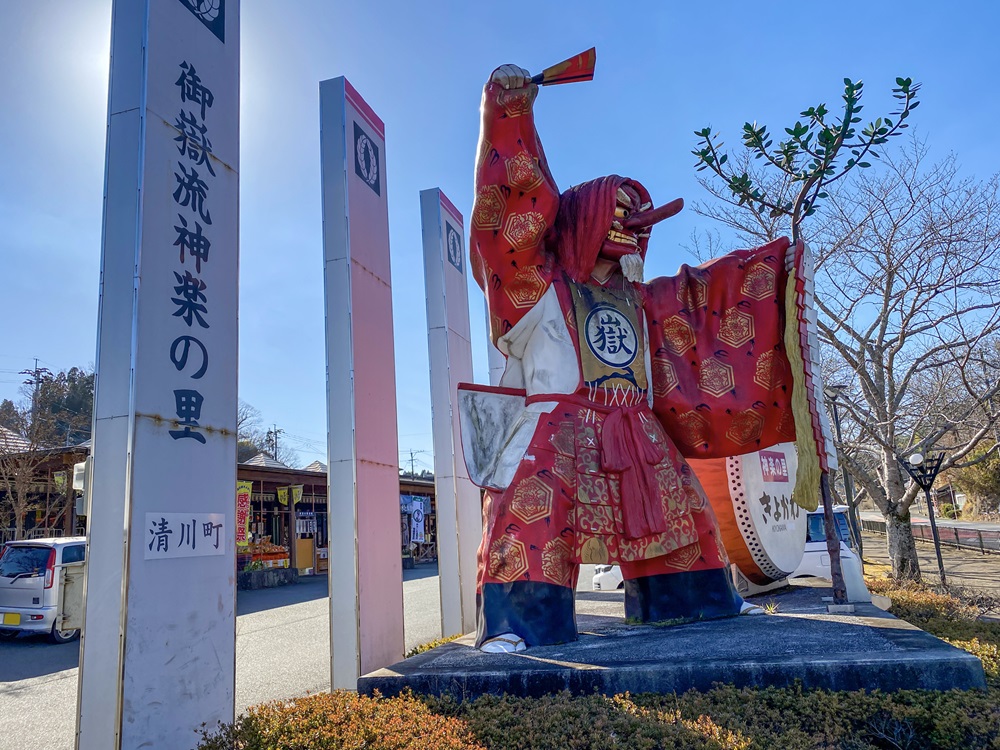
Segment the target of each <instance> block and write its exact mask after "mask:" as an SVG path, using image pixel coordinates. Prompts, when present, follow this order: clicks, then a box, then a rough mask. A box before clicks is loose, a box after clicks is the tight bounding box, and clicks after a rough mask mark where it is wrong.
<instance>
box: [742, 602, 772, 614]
mask: <svg viewBox="0 0 1000 750" xmlns="http://www.w3.org/2000/svg"><path fill="white" fill-rule="evenodd" d="M766 614H767V612H765V611H764V608H763V607H758V606H757V605H756V604H751V603H750V602H743V604H742V605H741V606H740V615H741V616H742V615H766Z"/></svg>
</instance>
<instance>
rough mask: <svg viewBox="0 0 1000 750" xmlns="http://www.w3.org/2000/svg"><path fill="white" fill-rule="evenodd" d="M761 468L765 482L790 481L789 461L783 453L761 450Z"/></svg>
mask: <svg viewBox="0 0 1000 750" xmlns="http://www.w3.org/2000/svg"><path fill="white" fill-rule="evenodd" d="M760 470H761V473H762V474H763V475H764V481H765V482H787V481H788V463H787V462H786V461H785V456H784V454H783V453H777V452H775V451H760Z"/></svg>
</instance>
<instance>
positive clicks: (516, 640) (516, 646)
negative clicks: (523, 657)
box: [479, 633, 527, 654]
mask: <svg viewBox="0 0 1000 750" xmlns="http://www.w3.org/2000/svg"><path fill="white" fill-rule="evenodd" d="M526 648H527V645H526V644H525V643H524V638H522V637H521V636H519V635H515V634H514V633H502V634H501V635H497V636H494V637H492V638H490V639H489V640H488V641H485V642H484V643H483V645H482V646H480V647H479V650H480V651H482V652H483V653H485V654H513V653H515V652H517V651H524V649H526Z"/></svg>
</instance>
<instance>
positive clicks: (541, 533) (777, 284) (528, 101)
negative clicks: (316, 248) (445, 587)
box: [463, 65, 818, 651]
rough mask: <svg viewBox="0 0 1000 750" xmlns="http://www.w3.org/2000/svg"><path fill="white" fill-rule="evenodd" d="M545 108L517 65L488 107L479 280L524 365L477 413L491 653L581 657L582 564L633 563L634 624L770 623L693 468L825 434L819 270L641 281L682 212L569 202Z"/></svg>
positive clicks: (738, 264) (759, 268) (574, 197)
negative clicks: (817, 336)
mask: <svg viewBox="0 0 1000 750" xmlns="http://www.w3.org/2000/svg"><path fill="white" fill-rule="evenodd" d="M537 93H538V87H537V86H536V85H535V84H533V83H531V82H530V79H529V74H528V73H527V71H525V70H523V69H521V68H519V67H517V66H513V65H504V66H502V67H501V68H498V69H497V70H496V71H494V73H493V74H492V76H491V78H490V80H489V82H488V83H487V84H486V87H485V90H484V92H483V102H482V133H481V136H480V142H479V155H478V163H477V167H476V198H475V205H474V208H473V211H472V241H471V243H470V251H471V259H472V266H471V267H472V269H473V273H474V275H475V278H476V280H477V282H478V283H479V285H480V286H481V287H482V288H483V289H484V291H485V292H486V296H487V299H488V303H489V314H490V320H491V328H492V331H491V335H492V339H493V341H494V342H495V344H496V346H497V347H498V348H499V349H500V351H501V352H503V354H504V355H505V356H506V357H507V366H506V370H505V373H504V376H503V379H502V381H501V386H502V388H498V389H489V388H481V387H480V388H473V389H472V393H471V397H472V398H471V400H467V402H466V405H465V406H464V407H463V409H464V411H465V413H464V414H463V425H464V427H463V430H464V433H465V434H463V442H464V443H465V444H466V446H467V447H466V455H467V460H468V462H469V464H470V475H471V476H472V477H473V479H474V481H476V482H477V483H478V484H480V485H481V486H483V487H486V488H487V489H488V490H489V492H488V493H487V495H486V499H485V505H484V508H483V520H484V527H485V531H484V536H483V541H482V545H481V547H480V552H479V580H478V589H477V591H478V605H479V625H478V631H479V632H478V638H477V645H479V646H480V647H481V648H484V650H495V651H510V650H519V649H520V648H523V647H524V644H525V643H526V645H528V646H535V645H541V644H550V643H559V642H564V641H570V640H574V639H575V638H576V637H577V632H576V621H575V616H574V590H575V588H576V583H577V575H578V572H579V566H580V565H581V563H612V564H619V565H621V568H622V572H623V574H624V577H625V613H626V617H627V618H628V620H629V621H631V622H654V621H663V620H693V619H700V618H712V617H724V616H729V615H737V614H740V613H741V612H743V611H749V610H758V611H759V609H758V608H752V607H750V606H749V605H747V604H745V603H744V602H743V600H742V599H741V597H740V596H739V595H737V593H736V592H735V590H734V588H733V586H732V582H731V578H730V572H729V569H728V560H727V557H726V552H725V550H724V549H723V547H722V544H721V542H720V540H719V533H718V526H717V523H716V519H715V515H714V514H713V512H712V508H711V506H710V504H709V503H708V501H707V500H706V496H705V493H704V491H703V489H702V487H701V485H700V483H699V482H698V479H697V477H696V476H695V474H694V473H693V471H692V470H691V468H690V467H689V465H688V463H687V461H686V460H685V459H688V458H713V457H723V456H733V455H738V454H743V453H748V452H750V451H755V450H758V449H760V448H764V447H767V446H769V445H773V444H775V443H780V442H784V441H788V440H792V439H794V438H795V435H796V424H797V421H798V420H800V419H803V420H805V421H799V422H798V423H799V424H800V425H802V426H803V427H804V428H805V429H804V428H803V427H800V430H799V431H800V432H809V431H810V430H808V426H809V424H810V421H809V420H810V419H811V418H812V417H811V416H810V409H809V408H808V405H806V406H803V405H802V404H799V406H798V409H797V411H796V410H795V409H793V408H792V406H793V405H792V392H793V389H792V385H793V380H794V381H795V382H798V381H797V380H795V378H801V372H802V370H803V365H802V359H801V358H802V357H803V352H804V351H805V350H806V349H807V348H808V342H807V341H806V339H805V337H804V336H803V337H800V335H799V327H798V326H796V325H795V324H794V321H795V320H796V318H795V315H796V309H795V305H796V301H797V299H798V300H799V302H800V309H799V312H800V313H801V294H799V295H798V296H797V295H796V293H795V287H796V283H795V280H796V269H797V268H799V266H800V265H801V262H802V260H801V259H802V252H801V251H799V252H798V253H796V252H795V247H794V246H792V247H790V244H789V242H788V241H787V240H784V239H782V240H778V241H775V242H772V243H770V244H768V245H765V246H764V247H761V248H758V249H756V250H750V251H740V252H736V253H732V254H730V255H727V256H725V257H722V258H719V259H717V260H715V261H712V262H710V263H707V264H705V265H703V266H699V267H697V268H691V267H687V266H684V267H682V268H681V270H680V272H679V273H678V275H676V276H673V277H669V278H658V279H655V280H653V281H652V282H650V283H648V284H644V283H642V266H643V259H644V257H645V254H646V248H647V244H648V242H649V233H650V229H651V227H652V226H653V225H654V224H656V223H657V222H659V221H662V220H663V219H666V218H668V217H670V216H672V215H674V214H676V213H677V212H678V211H679V210H680V209H681V207H682V206H683V202H682V201H681V200H680V199H678V200H675V201H672V202H670V203H667V204H666V205H663V206H659V207H654V205H653V203H652V201H651V199H650V196H649V194H648V192H647V191H646V189H645V188H644V187H643V186H642V184H640V183H639V182H637V181H636V180H633V179H629V178H625V177H619V176H617V175H611V176H608V177H602V178H600V179H597V180H593V181H591V182H587V183H584V184H582V185H577V186H576V187H573V188H570V189H569V190H567V191H565V192H563V193H562V194H560V192H559V190H558V189H557V188H556V183H555V181H554V180H553V178H552V175H551V174H550V173H549V169H548V166H547V164H546V161H545V154H544V152H543V150H542V145H541V142H540V141H539V137H538V134H537V133H536V131H535V125H534V115H533V111H532V108H533V104H534V101H535V97H536V96H537ZM790 278H791V284H790V283H789V280H790ZM798 287H799V291H800V292H801V283H799V284H798ZM789 288H790V289H791V291H788V290H789ZM789 316H791V317H789ZM786 319H788V320H791V321H793V323H792V324H790V325H787V326H786ZM786 328H787V329H790V330H791V334H792V335H791V336H786ZM803 330H804V329H803ZM808 361H809V360H808V357H806V362H808ZM796 371H798V373H797V372H796ZM491 399H492V401H491ZM494 401H496V402H497V403H494ZM500 401H503V402H504V403H503V404H499V402H500ZM804 403H805V402H804V401H803V404H804ZM497 404H499V405H497ZM812 411H813V412H815V410H814V409H813V410H812ZM793 413H794V416H793ZM800 413H801V417H800ZM800 445H801V443H800ZM811 449H812V450H813V453H814V454H815V444H813V446H812V448H811ZM807 463H808V462H807ZM813 465H815V461H813ZM800 472H803V467H802V461H801V460H800ZM804 474H805V475H806V476H808V477H811V480H810V481H816V480H817V477H818V475H817V474H816V471H815V470H812V471H811V472H810V470H809V467H808V466H807V467H806V468H805V470H804ZM800 479H801V477H800ZM813 486H814V487H815V486H817V485H816V484H814V485H813ZM807 502H808V500H807Z"/></svg>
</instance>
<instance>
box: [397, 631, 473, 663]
mask: <svg viewBox="0 0 1000 750" xmlns="http://www.w3.org/2000/svg"><path fill="white" fill-rule="evenodd" d="M461 637H462V636H461V634H457V635H449V636H447V637H446V638H436V639H434V640H433V641H430V642H428V643H421V644H420V645H419V646H414V647H413V648H411V649H410V650H409V651H407V652H406V654H405V655H404V657H403V658H405V659H409V658H410V657H411V656H416V655H417V654H422V653H424V651H430V650H431V649H432V648H437V647H438V646H441V645H443V644H445V643H451V642H452V641H453V640H455V639H456V638H461Z"/></svg>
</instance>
